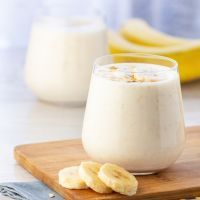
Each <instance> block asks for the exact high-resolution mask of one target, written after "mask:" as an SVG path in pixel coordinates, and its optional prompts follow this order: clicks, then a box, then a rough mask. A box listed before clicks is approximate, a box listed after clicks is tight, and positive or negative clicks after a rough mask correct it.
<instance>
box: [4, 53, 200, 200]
mask: <svg viewBox="0 0 200 200" xmlns="http://www.w3.org/2000/svg"><path fill="white" fill-rule="evenodd" d="M24 55H25V50H24V49H10V50H0V138H1V139H0V152H1V153H0V182H6V181H31V180H34V177H33V176H32V175H30V174H29V173H28V172H26V171H25V170H24V169H23V168H21V167H20V166H19V165H18V164H17V163H16V162H15V160H14V158H13V147H14V146H16V145H19V144H24V143H33V142H41V141H49V140H60V139H68V138H79V137H80V136H81V126H82V120H83V114H84V107H79V108H70V107H61V106H55V105H51V104H46V103H43V102H39V101H37V100H36V98H35V97H34V96H33V95H32V93H31V91H29V89H28V88H27V87H26V85H25V83H24V81H23V66H24V57H25V56H24ZM182 92H183V99H184V109H185V121H186V125H187V126H192V125H198V124H199V125H200V81H197V82H194V83H190V84H187V85H183V86H182ZM0 199H2V200H3V199H7V198H5V197H2V196H0Z"/></svg>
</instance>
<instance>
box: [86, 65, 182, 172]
mask: <svg viewBox="0 0 200 200" xmlns="http://www.w3.org/2000/svg"><path fill="white" fill-rule="evenodd" d="M82 141H83V145H84V148H85V150H86V152H87V153H88V154H89V156H90V157H91V158H93V159H95V160H97V161H99V162H111V163H116V164H118V165H121V166H123V167H125V168H126V169H128V170H131V171H134V172H141V173H145V172H146V173H152V172H156V171H160V170H163V169H165V168H167V167H168V166H170V165H171V164H172V163H173V162H174V161H175V160H176V159H177V157H178V156H179V155H180V153H181V152H182V150H183V148H184V143H185V132H184V119H183V107H182V97H181V90H180V83H179V75H178V73H177V71H176V70H172V69H170V68H169V67H164V66H161V65H155V64H147V63H120V64H108V65H104V66H99V67H98V66H97V67H96V68H95V69H94V73H93V75H92V79H91V85H90V91H89V96H88V102H87V108H86V112H85V118H84V125H83V131H82Z"/></svg>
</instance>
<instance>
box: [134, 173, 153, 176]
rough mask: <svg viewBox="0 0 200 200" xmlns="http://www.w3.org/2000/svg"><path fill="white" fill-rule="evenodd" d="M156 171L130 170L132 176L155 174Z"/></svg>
mask: <svg viewBox="0 0 200 200" xmlns="http://www.w3.org/2000/svg"><path fill="white" fill-rule="evenodd" d="M156 173H157V172H131V174H133V175H134V176H146V175H152V174H156Z"/></svg>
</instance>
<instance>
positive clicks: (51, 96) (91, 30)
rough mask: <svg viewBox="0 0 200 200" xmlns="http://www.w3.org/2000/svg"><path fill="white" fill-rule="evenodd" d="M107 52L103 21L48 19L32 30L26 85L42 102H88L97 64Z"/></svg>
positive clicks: (34, 25) (75, 18) (35, 24)
mask: <svg viewBox="0 0 200 200" xmlns="http://www.w3.org/2000/svg"><path fill="white" fill-rule="evenodd" d="M106 53H107V38H106V27H105V25H104V24H103V22H102V21H101V20H99V19H96V18H94V19H91V18H83V17H82V18H80V17H74V18H69V19H63V18H50V17H49V18H44V19H42V20H40V21H37V22H35V23H34V24H33V27H32V32H31V37H30V43H29V48H28V54H27V59H26V71H25V72H26V73H25V75H26V76H25V77H26V82H27V84H28V86H29V87H30V88H31V89H32V91H33V92H34V93H35V95H36V96H37V97H38V98H39V99H42V100H45V101H50V102H58V103H68V102H70V103H71V102H75V103H78V102H85V101H86V99H87V95H88V89H89V82H90V77H91V73H92V65H93V62H94V60H95V59H96V58H97V57H99V56H102V55H104V54H106Z"/></svg>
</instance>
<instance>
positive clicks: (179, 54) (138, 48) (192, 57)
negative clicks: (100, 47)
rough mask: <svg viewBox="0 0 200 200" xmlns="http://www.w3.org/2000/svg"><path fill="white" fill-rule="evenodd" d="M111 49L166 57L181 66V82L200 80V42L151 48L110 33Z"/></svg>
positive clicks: (112, 50)
mask: <svg viewBox="0 0 200 200" xmlns="http://www.w3.org/2000/svg"><path fill="white" fill-rule="evenodd" d="M108 38H109V49H110V51H111V53H128V52H129V53H135V52H137V53H149V54H157V55H164V56H167V57H170V58H172V59H174V60H176V61H177V62H178V64H179V72H180V77H181V82H188V81H191V80H195V79H198V78H200V42H199V41H197V42H189V43H184V44H181V45H175V46H167V47H162V48H160V47H149V46H142V45H139V44H136V43H133V42H130V41H128V40H126V39H125V38H123V37H122V36H121V35H120V34H118V33H115V32H109V34H108Z"/></svg>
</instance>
